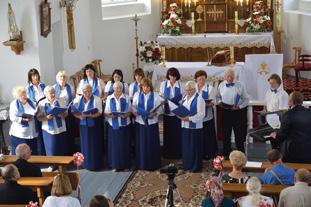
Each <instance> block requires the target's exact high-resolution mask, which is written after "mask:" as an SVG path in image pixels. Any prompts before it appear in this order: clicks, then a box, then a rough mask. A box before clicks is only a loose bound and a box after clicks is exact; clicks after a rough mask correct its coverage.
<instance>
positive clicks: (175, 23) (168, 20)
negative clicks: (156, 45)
mask: <svg viewBox="0 0 311 207" xmlns="http://www.w3.org/2000/svg"><path fill="white" fill-rule="evenodd" d="M181 14H182V11H181V9H180V8H179V7H178V6H177V4H176V3H172V4H170V6H169V7H168V8H167V9H166V10H164V11H162V18H161V22H162V23H161V24H160V27H161V33H162V34H169V35H181V32H182V30H183V29H184V27H186V23H185V21H184V20H183V19H182V17H181V16H182V15H181Z"/></svg>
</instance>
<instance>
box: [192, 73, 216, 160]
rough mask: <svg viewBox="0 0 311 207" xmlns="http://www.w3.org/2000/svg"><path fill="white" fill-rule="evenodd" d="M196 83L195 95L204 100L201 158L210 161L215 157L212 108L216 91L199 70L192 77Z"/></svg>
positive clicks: (214, 131)
mask: <svg viewBox="0 0 311 207" xmlns="http://www.w3.org/2000/svg"><path fill="white" fill-rule="evenodd" d="M194 78H195V80H196V81H197V86H196V89H197V93H199V94H200V95H201V96H202V98H203V99H204V100H205V117H204V119H203V157H204V158H205V159H212V158H214V157H215V156H216V154H217V151H218V148H217V140H216V129H215V119H214V110H213V106H214V103H215V102H216V93H217V91H216V89H215V88H214V87H213V86H212V85H209V84H208V83H207V81H206V78H207V74H206V72H205V71H204V70H199V71H197V72H196V73H195V75H194Z"/></svg>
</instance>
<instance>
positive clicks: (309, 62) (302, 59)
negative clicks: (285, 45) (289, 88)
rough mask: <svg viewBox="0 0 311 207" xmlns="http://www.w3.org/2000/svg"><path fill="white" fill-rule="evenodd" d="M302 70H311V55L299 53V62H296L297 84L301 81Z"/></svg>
mask: <svg viewBox="0 0 311 207" xmlns="http://www.w3.org/2000/svg"><path fill="white" fill-rule="evenodd" d="M300 71H311V55H299V59H298V63H296V64H295V75H296V84H298V82H299V81H298V79H299V76H300Z"/></svg>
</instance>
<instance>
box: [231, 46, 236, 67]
mask: <svg viewBox="0 0 311 207" xmlns="http://www.w3.org/2000/svg"><path fill="white" fill-rule="evenodd" d="M234 63H235V60H234V47H233V46H230V65H234Z"/></svg>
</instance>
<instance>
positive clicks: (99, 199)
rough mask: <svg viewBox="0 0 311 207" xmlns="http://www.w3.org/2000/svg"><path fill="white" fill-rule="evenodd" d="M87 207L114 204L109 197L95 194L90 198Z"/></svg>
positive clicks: (103, 206) (111, 206)
mask: <svg viewBox="0 0 311 207" xmlns="http://www.w3.org/2000/svg"><path fill="white" fill-rule="evenodd" d="M89 207H114V204H113V202H112V200H111V199H107V198H106V197H105V196H102V195H96V196H94V197H93V198H92V200H91V202H90V206H89Z"/></svg>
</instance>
